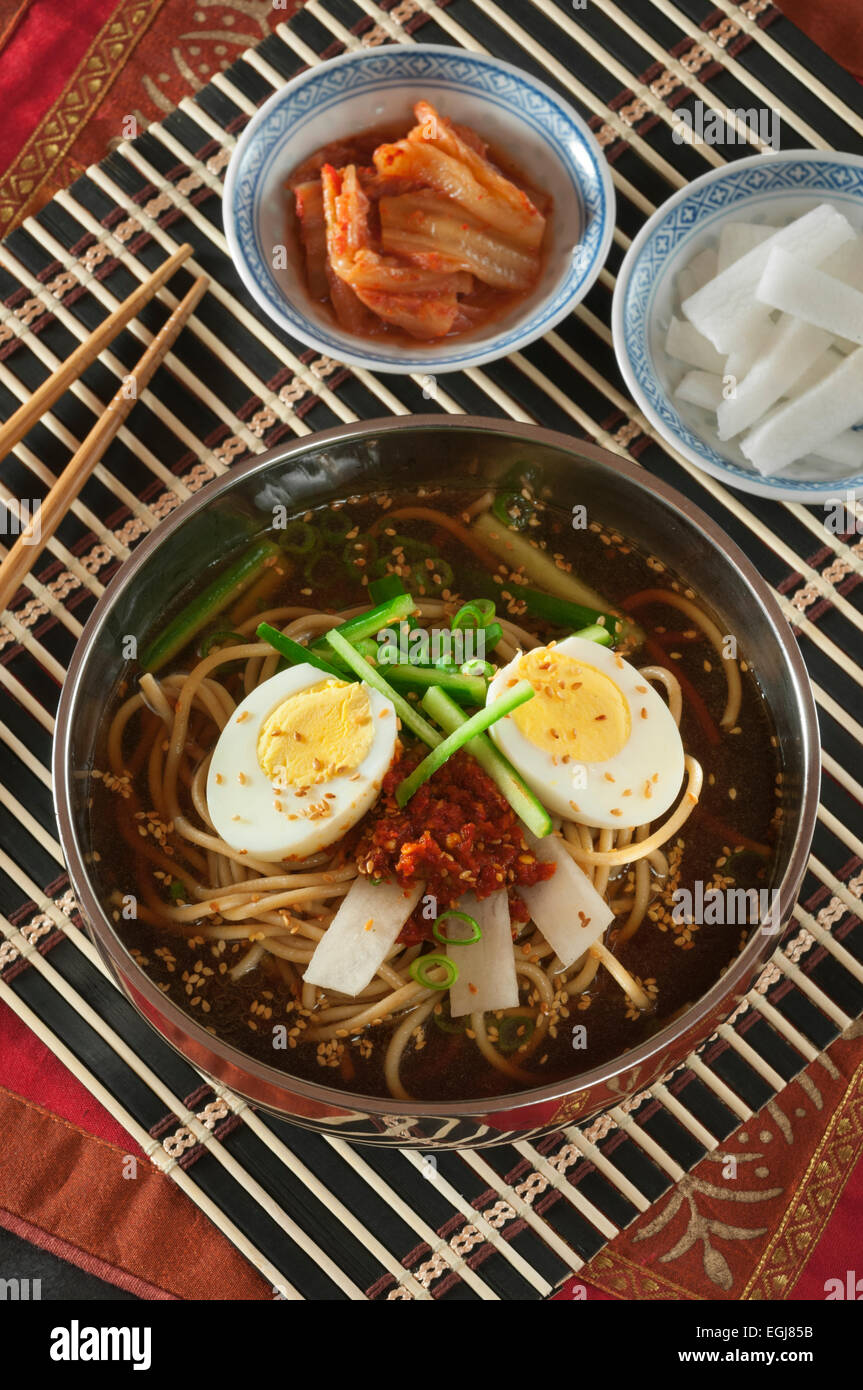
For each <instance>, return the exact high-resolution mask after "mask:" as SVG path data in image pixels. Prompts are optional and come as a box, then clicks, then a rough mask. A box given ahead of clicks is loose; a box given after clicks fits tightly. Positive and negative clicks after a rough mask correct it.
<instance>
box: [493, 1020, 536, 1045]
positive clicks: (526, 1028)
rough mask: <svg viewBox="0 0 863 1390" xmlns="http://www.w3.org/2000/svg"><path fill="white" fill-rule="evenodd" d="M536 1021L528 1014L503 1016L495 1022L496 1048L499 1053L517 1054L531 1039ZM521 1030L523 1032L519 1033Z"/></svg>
mask: <svg viewBox="0 0 863 1390" xmlns="http://www.w3.org/2000/svg"><path fill="white" fill-rule="evenodd" d="M535 1028H536V1019H535V1018H533V1017H532V1016H531V1015H530V1014H504V1016H503V1018H501V1019H498V1020H497V1044H496V1046H497V1048H498V1050H499V1051H500V1052H504V1053H508V1052H517V1051H518V1049H519V1048H520V1047H524V1045H525V1043H528V1042H529V1041H530V1039H531V1038H532V1037H533V1034H534V1030H535ZM519 1030H523V1031H521V1032H520V1031H519Z"/></svg>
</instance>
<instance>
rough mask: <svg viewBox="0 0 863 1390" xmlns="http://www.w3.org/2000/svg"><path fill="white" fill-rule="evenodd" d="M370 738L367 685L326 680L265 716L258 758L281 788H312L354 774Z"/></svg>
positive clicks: (371, 732)
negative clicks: (335, 778)
mask: <svg viewBox="0 0 863 1390" xmlns="http://www.w3.org/2000/svg"><path fill="white" fill-rule="evenodd" d="M373 739H374V729H373V725H372V713H371V707H370V705H369V697H368V692H367V691H366V689H365V687H364V686H362V685H359V684H348V683H347V682H346V681H335V680H327V681H322V682H321V684H320V685H313V686H310V687H309V688H308V689H307V690H300V691H298V692H297V694H296V695H289V696H288V698H287V699H286V700H283V701H282V703H281V704H280V705H277V707H276V708H275V709H274V710H273V712H272V714H270V715H269V716H268V717H267V719H265V720H264V723H263V724H262V725H261V732H260V734H259V735H258V762H259V764H260V766H261V770H262V771H263V772H264V773H265V774H266V776H267V777H268V778H269V779H270V781H271V782H274V783H277V784H278V785H280V786H290V787H298V786H303V787H308V786H314V785H315V784H317V783H320V782H328V781H330V780H331V779H332V778H333V777H338V776H342V775H345V774H347V773H351V772H354V771H355V770H356V769H357V768H358V767H359V765H360V763H361V762H362V761H363V759H364V758H365V757H366V756H367V754H368V752H369V749H370V748H371V746H372V741H373Z"/></svg>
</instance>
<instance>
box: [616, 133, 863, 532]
mask: <svg viewBox="0 0 863 1390" xmlns="http://www.w3.org/2000/svg"><path fill="white" fill-rule="evenodd" d="M793 160H798V161H803V162H805V163H807V164H846V165H847V164H853V165H855V166H857V167H858V168H860V169H863V155H858V154H849V153H843V152H842V151H840V150H807V149H795V150H773V151H770V152H769V153H764V154H754V155H748V156H746V157H745V158H743V159H735V160H734V161H733V162H732V163H729V164H724V165H722V166H721V167H720V168H718V169H708V170H707V172H706V173H704V174H699V176H698V178H696V179H692V181H691V182H690V183H687V184H685V185H684V187H683V188H680V189H678V191H677V192H676V193H672V194H671V196H670V197H668V198H666V199H665V201H664V202H663V203H660V205H659V207H658V208H657V209H656V211H655V212H654V213H653V214H652V215H651V216H650V217H649V218H648V219H647V221H646V222H645V223H644V226H643V227H642V228H641V229H640V231H639V232H638V234H637V236H636V237H635V238H634V240H633V241H632V244H631V245H630V247H629V249H628V251H627V253H626V255H625V256H624V258H623V261H622V263H621V266H620V270H619V271H618V273H617V283H616V284H615V287H614V296H613V299H612V305H611V331H612V338H613V342H614V352H615V356H616V358H617V365H618V367H619V368H620V371H621V374H622V376H623V379H624V381H625V382H626V385H627V387H628V389H629V391H630V393H631V395H632V396H633V398H634V400H635V401H636V403H637V404H638V405H639V407H640V408H641V409H642V410H643V411H644V414H645V415H646V416H647V418H648V419H649V420H650V422H651V424H652V425H654V426H655V428H656V430H657V432H658V433H659V435H660V438H661V439H662V440H663V441H664V442H665V444H667V445H670V446H671V447H672V448H674V449H677V450H678V452H679V453H681V454H683V455H684V456H685V457H686V458H687V459H688V460H689V462H690V463H693V464H694V465H695V466H696V468H699V469H701V470H702V471H703V472H705V473H708V474H710V476H711V477H713V478H718V479H720V480H721V481H722V482H724V483H726V484H727V485H728V486H729V487H733V488H736V489H738V490H740V491H741V492H748V493H751V494H752V495H753V496H756V497H767V498H770V499H772V500H773V501H775V502H809V503H816V504H817V503H819V502H825V501H827V500H828V499H829V498H833V497H839V496H840V495H843V494H844V493H845V492H846V491H848V490H849V488H851V489H852V490H856V491H860V490H863V472H860V473H856V474H849V475H848V476H847V477H844V478H834V479H830V480H826V481H824V482H823V483H819V482H818V480H817V479H812V480H811V481H809V480H807V479H797V480H795V479H790V478H786V479H783V478H782V475H781V474H777V475H776V477H775V480H771V479H770V478H769V477H765V476H762V475H761V474H760V473H757V472H755V471H753V472H752V475H751V479H750V477H749V475H748V474H746V475H745V476H742V474H743V470H742V469H741V468H740V466H739V465H738V464H735V463H733V462H732V461H731V460H728V461H727V463H725V464H721V465H720V464H717V463H715V462H714V461H713V460H712V459H706V458H704V457H703V456H702V455H701V454H700V453H699V452H698V451H697V450H696V449H693V448H692V446H691V445H690V444H689V443H687V441H686V440H685V439H681V437H680V436H679V435H678V434H677V433H672V431H671V429H670V427H669V425H668V423H667V421H665V420H664V419H663V418H662V416H661V415H660V414H659V412H658V411H657V410H656V409H655V407H654V405H653V403H652V401H651V399H650V397H649V396H648V395H647V394H646V393H645V391H644V388H643V387H642V385H641V382H640V381H639V379H638V376H637V375H636V373H635V371H634V369H633V365H632V358H631V356H630V353H629V351H628V350H627V333H626V328H625V321H626V298H627V294H628V291H629V286H630V282H631V280H632V277H633V274H634V272H635V268H636V265H637V263H638V261H639V258H640V256H641V253H642V251H643V249H644V246H645V244H646V242H647V241H648V240H649V238H650V237H651V236H652V234H653V233H654V231H656V229H657V227H659V226H660V225H661V224H662V222H663V221H664V220H665V219H666V218H667V216H668V214H669V213H670V212H671V211H672V210H673V209H674V208H676V207H679V206H680V204H681V203H685V202H686V201H687V200H688V199H690V198H691V197H692V196H693V194H696V195H697V193H698V192H699V190H701V189H702V188H705V187H707V186H708V185H709V184H711V183H719V182H720V181H721V180H723V179H726V178H729V177H732V176H733V175H734V174H736V173H737V171H738V170H741V169H747V168H752V167H754V166H756V165H757V166H759V167H761V168H767V167H768V166H770V165H777V164H784V163H790V162H791V161H793ZM802 191H804V192H805V191H806V190H802ZM787 192H788V196H789V197H793V196H794V190H793V189H791V188H789V189H788V190H787ZM824 198H825V200H826V199H827V198H828V194H827V192H826V191H825V193H824ZM732 212H733V209H728V213H729V215H731V214H732ZM665 260H666V262H667V253H666V258H665ZM647 331H648V326H647V325H646V327H645V332H647ZM661 390H662V395H663V396H664V397H665V399H666V400H669V397H668V394H667V392H666V391H665V390H664V388H661ZM669 403H671V402H670V401H669ZM691 432H692V433H693V434H695V433H697V431H695V430H694V429H693V430H692V431H691ZM720 443H721V441H720Z"/></svg>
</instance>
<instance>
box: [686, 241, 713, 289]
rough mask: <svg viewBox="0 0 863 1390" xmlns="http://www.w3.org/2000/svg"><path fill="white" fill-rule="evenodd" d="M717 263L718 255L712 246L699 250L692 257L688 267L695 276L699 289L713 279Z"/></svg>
mask: <svg viewBox="0 0 863 1390" xmlns="http://www.w3.org/2000/svg"><path fill="white" fill-rule="evenodd" d="M718 265H719V256H718V254H717V252H716V250H715V249H714V248H713V247H712V246H708V247H707V249H706V250H704V251H699V253H698V255H697V256H693V257H692V260H691V261H690V262H689V266H688V269H689V270H690V271H691V273H692V274H693V275H694V276H695V283H696V284H697V286H698V288H699V289H701V287H702V285H706V284H707V283H708V282H709V281H710V280H712V279H713V277H714V276H715V274H716V271H717V269H718Z"/></svg>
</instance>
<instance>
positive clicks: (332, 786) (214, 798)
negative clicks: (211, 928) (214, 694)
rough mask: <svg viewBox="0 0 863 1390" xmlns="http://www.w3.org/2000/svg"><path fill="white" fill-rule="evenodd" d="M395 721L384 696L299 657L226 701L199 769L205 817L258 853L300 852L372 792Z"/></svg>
mask: <svg viewBox="0 0 863 1390" xmlns="http://www.w3.org/2000/svg"><path fill="white" fill-rule="evenodd" d="M397 736H398V725H397V721H396V712H395V709H394V708H393V706H392V704H391V703H390V701H389V700H387V699H386V698H385V697H384V696H383V695H380V694H379V693H378V692H377V691H376V690H372V689H370V688H369V687H368V686H367V685H364V684H361V683H359V682H349V681H341V680H336V679H334V678H332V677H330V676H327V675H326V674H325V673H323V672H322V671H319V670H318V669H317V668H316V667H314V666H311V665H308V664H303V665H301V666H292V667H291V668H290V670H287V671H280V672H279V673H278V674H277V675H275V676H273V677H272V678H271V679H270V680H267V681H264V682H263V684H261V685H259V686H258V687H257V689H256V690H253V691H252V693H251V695H248V696H247V697H246V699H245V700H243V702H242V704H240V705H238V706H237V708H236V709H235V710H234V711H233V713H232V714H231V716H230V718H229V719H228V721H227V723H226V724H225V727H224V729H223V730H222V732H221V734H220V736H219V741H218V743H217V744H216V748H215V751H214V753H213V758H212V761H211V763H210V768H209V772H208V774H207V808H208V810H209V813H210V818H211V819H212V822H213V825H214V826H215V828H216V830H217V831H218V833H219V834H220V835H221V836H222V838H223V839H224V840H226V841H227V843H228V844H229V845H230V846H231V848H232V849H235V850H237V851H246V852H247V853H248V854H249V855H250V856H252V857H254V858H257V859H266V860H283V859H305V858H307V857H308V856H309V855H310V854H315V853H317V851H318V850H321V849H324V848H325V847H326V846H327V845H331V844H333V842H334V841H336V840H338V839H340V838H341V836H342V835H344V834H345V832H346V831H348V830H349V829H350V828H351V826H352V825H355V824H356V822H357V821H358V820H359V819H360V817H361V816H364V815H365V813H366V811H368V810H369V808H370V807H371V806H372V805H373V804H374V802H375V801H376V800H377V797H378V795H379V794H380V789H381V784H382V782H383V779H384V776H385V774H386V772H387V769H388V768H389V765H390V763H391V762H392V760H393V755H394V753H395V747H396V738H397Z"/></svg>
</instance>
